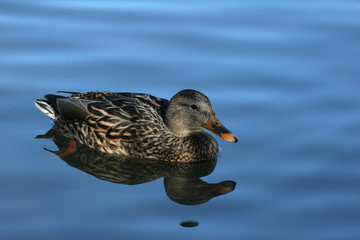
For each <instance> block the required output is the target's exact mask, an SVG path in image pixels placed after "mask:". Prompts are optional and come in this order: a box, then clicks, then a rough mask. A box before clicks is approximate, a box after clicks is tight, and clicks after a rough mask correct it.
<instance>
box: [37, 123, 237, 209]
mask: <svg viewBox="0 0 360 240" xmlns="http://www.w3.org/2000/svg"><path fill="white" fill-rule="evenodd" d="M37 138H43V139H51V140H53V141H54V143H55V144H56V145H57V146H58V148H59V150H58V151H50V150H48V151H50V152H52V153H54V154H56V155H57V156H58V157H60V158H61V159H62V160H64V161H65V162H66V163H68V164H69V165H70V166H72V167H75V168H77V169H79V170H81V171H83V172H86V173H88V174H91V175H93V176H95V177H97V178H99V179H102V180H105V181H110V182H114V183H121V184H128V185H134V184H141V183H146V182H150V181H154V180H156V179H158V178H161V177H163V178H164V186H165V191H166V194H167V196H168V197H169V198H170V199H171V200H173V201H174V202H177V203H179V204H185V205H196V204H202V203H205V202H207V201H209V200H210V199H211V198H214V197H216V196H219V195H223V194H227V193H230V192H232V191H233V190H234V188H235V182H233V181H223V182H220V183H210V184H209V183H207V182H205V181H202V180H201V179H200V177H204V176H207V175H209V174H210V173H212V172H213V170H214V169H215V166H216V162H217V160H216V159H215V158H212V159H209V160H207V161H203V162H197V163H171V162H170V161H168V162H165V161H154V160H148V159H134V158H124V157H119V156H118V155H113V154H106V153H102V152H100V151H97V150H94V149H91V148H89V147H87V146H84V145H81V144H78V145H77V146H76V150H75V151H72V152H70V153H68V148H69V145H71V142H72V139H70V138H67V137H65V136H64V135H63V134H62V133H61V132H60V131H57V130H56V129H55V128H53V129H51V130H50V131H48V132H47V133H46V134H45V135H41V136H38V137H37ZM64 152H67V153H68V154H63V153H64Z"/></svg>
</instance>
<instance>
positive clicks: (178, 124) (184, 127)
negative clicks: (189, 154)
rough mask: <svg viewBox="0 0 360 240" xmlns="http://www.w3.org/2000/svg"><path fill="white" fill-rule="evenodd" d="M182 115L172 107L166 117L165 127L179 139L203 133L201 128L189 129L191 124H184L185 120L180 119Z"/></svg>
mask: <svg viewBox="0 0 360 240" xmlns="http://www.w3.org/2000/svg"><path fill="white" fill-rule="evenodd" d="M179 116H180V114H179V113H178V110H177V109H176V108H175V107H174V106H172V104H171V103H170V106H169V108H168V110H167V112H166V115H165V125H166V126H167V127H168V128H169V129H170V131H171V132H173V133H174V134H175V135H177V136H179V137H187V136H190V135H192V134H195V133H199V132H201V129H200V128H195V127H189V124H187V123H186V122H184V119H182V118H180V117H179Z"/></svg>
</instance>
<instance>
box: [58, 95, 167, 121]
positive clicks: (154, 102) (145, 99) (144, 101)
mask: <svg viewBox="0 0 360 240" xmlns="http://www.w3.org/2000/svg"><path fill="white" fill-rule="evenodd" d="M59 92H61V93H68V94H71V96H70V97H69V98H71V99H87V100H103V99H104V98H105V97H107V98H114V97H115V98H116V97H119V96H123V97H126V98H128V99H130V100H133V101H135V102H136V103H138V104H140V105H147V106H149V107H151V108H153V109H154V110H155V111H156V112H157V113H158V114H159V115H160V116H161V117H162V118H163V120H164V118H165V113H166V110H167V108H168V106H169V100H167V99H164V98H158V97H155V96H153V95H150V94H147V93H130V92H106V91H98V92H86V93H77V92H67V91H59Z"/></svg>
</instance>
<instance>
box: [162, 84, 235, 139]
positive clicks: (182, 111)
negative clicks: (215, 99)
mask: <svg viewBox="0 0 360 240" xmlns="http://www.w3.org/2000/svg"><path fill="white" fill-rule="evenodd" d="M165 123H166V125H167V127H168V128H169V129H170V130H171V131H172V132H174V133H175V134H177V135H179V136H188V135H191V134H193V133H196V132H200V131H201V130H202V129H204V128H206V129H208V130H210V131H212V132H213V133H215V134H216V135H218V136H219V137H221V138H222V139H224V140H226V141H231V142H237V138H236V137H235V135H234V134H233V133H231V132H230V131H229V130H228V129H226V128H225V127H224V126H223V125H222V124H221V122H220V121H219V119H218V118H217V117H216V115H215V111H214V109H213V107H212V105H211V103H210V100H209V98H208V97H207V96H205V95H204V94H203V93H201V92H198V91H196V90H192V89H185V90H182V91H180V92H178V93H177V94H175V95H174V96H173V97H172V98H171V100H170V104H169V107H168V110H167V112H166V116H165Z"/></svg>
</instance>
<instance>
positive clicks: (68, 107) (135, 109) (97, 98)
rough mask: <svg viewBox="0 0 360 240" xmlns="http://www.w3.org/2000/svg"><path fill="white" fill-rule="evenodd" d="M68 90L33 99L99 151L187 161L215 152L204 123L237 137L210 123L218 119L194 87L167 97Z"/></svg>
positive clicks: (69, 132) (216, 148) (66, 129)
mask: <svg viewBox="0 0 360 240" xmlns="http://www.w3.org/2000/svg"><path fill="white" fill-rule="evenodd" d="M71 94H72V95H71V96H69V97H64V96H59V95H46V96H45V98H46V99H47V100H43V99H38V100H36V101H35V105H36V106H37V107H38V108H39V109H40V110H41V111H42V112H44V113H45V114H46V115H48V116H49V117H51V118H52V119H53V121H54V123H55V124H56V125H57V126H58V127H59V128H60V129H62V130H63V132H64V133H65V134H67V135H68V136H70V137H72V138H73V139H74V140H76V141H77V142H79V143H82V144H85V145H87V146H89V147H92V148H95V149H98V150H100V151H102V152H106V153H114V154H119V155H124V156H130V157H136V158H146V159H157V160H165V161H178V162H192V161H201V160H205V159H208V158H211V157H213V156H215V155H216V154H217V153H218V152H219V146H218V143H217V142H216V140H215V139H214V138H213V137H212V136H211V135H210V134H208V133H205V132H204V131H202V130H201V129H203V128H205V127H207V128H209V129H210V130H212V131H213V132H215V133H217V134H218V135H220V136H221V137H223V138H224V139H226V140H230V141H233V142H236V141H237V139H236V137H235V136H234V135H233V134H232V133H230V132H229V131H228V130H227V129H226V128H224V127H223V126H222V125H219V126H218V125H216V126H215V125H211V124H212V122H214V124H215V122H216V123H217V124H220V122H219V121H218V120H217V118H216V117H215V114H214V112H213V110H212V106H211V103H210V101H209V100H208V98H207V97H206V96H205V95H203V94H202V93H200V92H197V91H195V90H183V91H181V92H179V93H178V94H176V95H175V96H174V97H173V98H172V99H171V101H168V100H166V99H162V98H157V97H154V96H152V95H149V94H143V93H113V92H88V93H71ZM189 104H192V105H189ZM195 104H196V105H195ZM194 108H196V109H194ZM193 115H194V116H193ZM203 115H204V116H203ZM205 118H208V121H207V120H206V119H205ZM214 119H215V120H214ZM210 120H212V122H210ZM207 124H208V125H207ZM211 126H212V127H213V129H211Z"/></svg>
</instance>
